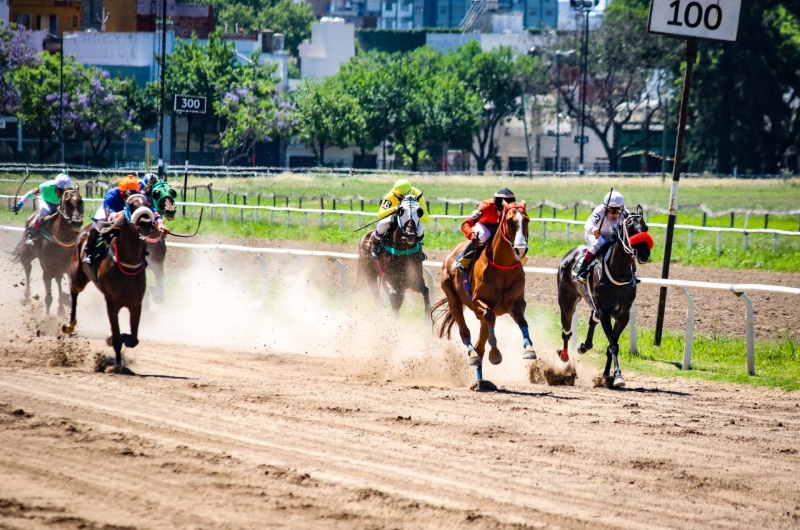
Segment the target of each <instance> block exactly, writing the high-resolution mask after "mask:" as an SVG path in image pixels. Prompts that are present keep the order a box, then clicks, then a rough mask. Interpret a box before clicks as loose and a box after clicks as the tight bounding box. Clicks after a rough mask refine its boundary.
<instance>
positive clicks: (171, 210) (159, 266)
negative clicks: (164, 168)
mask: <svg viewBox="0 0 800 530" xmlns="http://www.w3.org/2000/svg"><path fill="white" fill-rule="evenodd" d="M149 191H150V192H149V195H150V203H151V204H152V206H153V209H154V210H155V211H157V212H158V213H160V214H161V215H162V216H163V217H164V219H166V220H167V221H172V220H173V219H175V197H176V193H175V190H173V189H172V188H171V187H170V186H169V184H168V183H167V181H166V180H157V181H156V182H155V184H153V186H152V187H151V188H150V190H149ZM165 237H166V236H162V235H161V234H159V235H158V236H156V237H155V238H154V239H148V240H147V256H148V265H149V267H150V270H152V271H153V274H155V277H156V286H155V289H152V293H151V290H150V289H148V290H147V292H148V293H151V294H152V296H153V300H154V301H155V302H157V303H161V302H163V301H164V261H165V260H166V259H167V241H166V238H165Z"/></svg>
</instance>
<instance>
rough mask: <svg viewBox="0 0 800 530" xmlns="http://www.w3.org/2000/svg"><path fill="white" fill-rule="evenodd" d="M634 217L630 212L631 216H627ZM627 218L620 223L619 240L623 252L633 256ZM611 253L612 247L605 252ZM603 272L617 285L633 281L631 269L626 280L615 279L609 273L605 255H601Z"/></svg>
mask: <svg viewBox="0 0 800 530" xmlns="http://www.w3.org/2000/svg"><path fill="white" fill-rule="evenodd" d="M635 217H636V216H634V215H633V214H631V216H630V217H628V219H634V218H635ZM628 219H626V220H625V221H624V222H623V223H622V237H621V238H620V240H619V242H620V244H621V245H622V250H623V251H624V252H625V254H627V255H628V256H634V252H633V245H631V242H630V235H628ZM612 253H613V249H612V251H611V252H609V253H608V254H606V256H610V255H611V254H612ZM603 272H604V274H605V275H606V278H608V281H610V282H611V283H613V284H614V285H617V286H623V285H628V284H630V283H631V282H632V281H633V271H631V277H630V279H629V280H628V281H625V282H620V281H617V280H615V279H614V277H613V276H611V273H610V272H609V270H608V258H607V257H603Z"/></svg>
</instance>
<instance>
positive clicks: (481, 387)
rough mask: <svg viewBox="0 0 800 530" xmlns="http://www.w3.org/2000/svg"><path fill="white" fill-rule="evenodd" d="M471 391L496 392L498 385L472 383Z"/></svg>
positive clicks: (482, 382)
mask: <svg viewBox="0 0 800 530" xmlns="http://www.w3.org/2000/svg"><path fill="white" fill-rule="evenodd" d="M469 389H470V390H474V391H475V392H496V391H497V385H495V384H494V383H492V382H491V381H486V380H483V381H475V382H474V383H472V386H471V387H469Z"/></svg>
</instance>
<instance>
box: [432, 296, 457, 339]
mask: <svg viewBox="0 0 800 530" xmlns="http://www.w3.org/2000/svg"><path fill="white" fill-rule="evenodd" d="M455 323H456V319H455V318H453V314H452V313H451V312H450V307H449V306H448V305H447V297H446V296H445V297H444V298H442V299H441V300H439V301H438V302H436V303H435V304H433V305H432V306H431V325H432V326H433V332H434V333H436V334H437V335H439V338H442V337H444V336H445V334H446V335H447V338H448V339H449V338H450V334H451V331H452V330H453V326H454V325H455Z"/></svg>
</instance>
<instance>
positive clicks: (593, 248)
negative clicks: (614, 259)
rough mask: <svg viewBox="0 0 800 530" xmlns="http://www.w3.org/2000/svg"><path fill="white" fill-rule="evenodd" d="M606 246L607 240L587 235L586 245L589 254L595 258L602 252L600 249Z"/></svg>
mask: <svg viewBox="0 0 800 530" xmlns="http://www.w3.org/2000/svg"><path fill="white" fill-rule="evenodd" d="M605 244H606V240H605V239H603V236H600V237H594V234H587V235H586V245H587V246H588V247H589V252H591V253H592V254H594V255H595V256H596V255H597V253H598V252H600V249H601V248H602V247H603V245H605Z"/></svg>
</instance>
